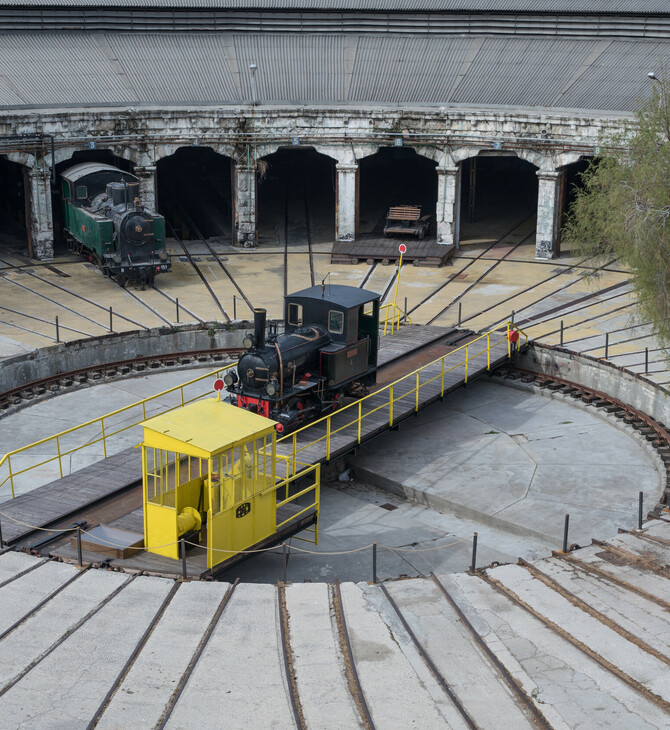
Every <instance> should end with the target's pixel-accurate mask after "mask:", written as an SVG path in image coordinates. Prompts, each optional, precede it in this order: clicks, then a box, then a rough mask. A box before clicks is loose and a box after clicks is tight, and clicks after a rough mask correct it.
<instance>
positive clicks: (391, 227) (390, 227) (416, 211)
mask: <svg viewBox="0 0 670 730" xmlns="http://www.w3.org/2000/svg"><path fill="white" fill-rule="evenodd" d="M429 225H430V216H429V215H424V216H422V215H421V206H419V205H397V206H395V207H392V208H389V212H388V214H387V216H386V225H385V226H384V236H388V234H389V233H404V234H407V233H411V234H412V235H413V236H418V237H419V238H420V239H423V238H424V237H425V235H426V232H427V231H428V227H429Z"/></svg>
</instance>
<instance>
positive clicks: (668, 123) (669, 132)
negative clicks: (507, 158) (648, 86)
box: [647, 71, 670, 142]
mask: <svg viewBox="0 0 670 730" xmlns="http://www.w3.org/2000/svg"><path fill="white" fill-rule="evenodd" d="M647 78H648V79H649V80H650V81H655V82H656V83H657V84H658V85H659V86H660V87H661V90H660V92H659V93H660V95H661V99H662V101H663V114H664V119H663V121H664V123H665V124H664V126H665V137H666V139H667V140H668V142H670V117H668V99H667V97H666V95H665V87H664V86H663V82H662V81H661V80H660V79H659V78H658V76H656V74H655V73H654V72H653V71H650V72H649V73H648V74H647Z"/></svg>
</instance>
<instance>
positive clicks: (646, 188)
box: [563, 76, 670, 344]
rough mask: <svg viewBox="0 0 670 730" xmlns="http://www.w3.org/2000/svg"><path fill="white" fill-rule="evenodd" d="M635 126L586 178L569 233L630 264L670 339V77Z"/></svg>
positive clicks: (641, 109)
mask: <svg viewBox="0 0 670 730" xmlns="http://www.w3.org/2000/svg"><path fill="white" fill-rule="evenodd" d="M651 83H652V86H653V89H652V94H651V96H650V97H649V98H648V99H647V100H645V101H642V102H640V104H639V106H638V109H637V111H636V114H635V117H636V118H635V123H634V124H630V125H628V126H627V127H626V128H625V129H624V130H623V131H622V132H621V133H620V134H619V135H617V136H615V137H612V138H610V139H607V140H603V149H604V152H603V154H602V155H600V156H599V157H597V158H595V159H594V160H593V161H592V163H591V164H590V165H589V167H588V168H587V170H586V172H584V173H583V175H582V183H583V187H582V188H581V189H579V190H578V191H577V194H576V199H575V202H574V204H573V206H572V210H571V212H570V215H569V216H568V218H567V221H566V225H565V228H564V231H563V236H564V240H566V241H567V242H569V243H570V244H571V247H572V248H573V249H576V250H577V251H578V252H579V253H581V254H582V255H584V256H587V257H593V258H592V259H591V260H592V261H595V262H596V263H602V262H603V259H605V258H612V257H616V258H618V259H620V260H621V261H623V262H624V263H626V264H627V265H628V266H630V268H631V270H632V272H633V275H634V278H633V281H634V287H635V290H636V293H637V296H638V300H639V307H638V309H639V314H640V317H641V318H642V319H643V320H645V321H651V322H653V324H654V326H655V328H656V330H657V332H658V334H659V336H660V338H661V339H662V340H663V341H664V342H665V343H666V344H667V343H670V223H669V222H668V219H669V218H670V109H669V107H668V104H669V102H670V81H669V80H668V77H667V76H666V77H665V78H664V79H663V80H661V81H653V82H651Z"/></svg>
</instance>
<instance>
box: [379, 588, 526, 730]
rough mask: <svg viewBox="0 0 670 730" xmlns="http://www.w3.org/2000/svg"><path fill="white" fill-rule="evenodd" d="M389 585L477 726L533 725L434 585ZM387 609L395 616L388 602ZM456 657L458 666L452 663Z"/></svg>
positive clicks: (523, 726)
mask: <svg viewBox="0 0 670 730" xmlns="http://www.w3.org/2000/svg"><path fill="white" fill-rule="evenodd" d="M386 587H387V590H388V592H389V594H390V595H391V597H392V598H393V600H394V601H395V603H396V605H397V606H398V608H399V609H400V611H401V613H402V614H403V616H404V618H405V620H406V621H407V623H408V624H409V626H410V628H411V629H412V631H413V632H414V634H415V635H416V636H417V638H418V640H419V642H420V643H421V644H422V646H424V647H425V648H426V650H427V651H428V653H429V655H430V658H431V659H432V661H433V662H434V663H435V665H436V666H437V668H438V670H439V671H440V673H441V674H442V676H443V677H444V678H445V680H446V682H447V684H448V685H449V687H450V688H451V690H452V691H453V692H454V694H455V695H456V696H457V697H458V699H459V700H460V701H461V702H462V703H463V705H464V706H465V709H466V710H467V712H468V714H469V715H470V717H471V718H472V720H473V721H474V723H475V725H477V726H478V727H495V726H496V725H498V726H500V727H510V728H519V729H521V728H534V727H535V725H534V723H533V722H532V721H531V720H530V717H527V716H526V714H525V713H524V710H523V709H522V708H521V707H520V706H519V704H517V700H516V696H515V695H514V694H513V692H512V690H511V688H510V687H509V686H508V685H507V684H506V682H505V680H504V679H503V678H502V677H501V675H500V673H499V671H498V670H497V669H496V668H495V666H494V665H493V664H492V663H491V661H490V660H489V659H487V657H486V656H485V655H484V654H483V653H482V651H481V650H480V649H479V648H478V646H477V645H476V644H475V642H474V640H473V637H472V634H471V633H470V632H469V631H468V629H467V628H466V627H465V625H464V624H463V622H462V620H461V619H460V617H459V616H458V614H457V613H456V611H455V610H454V609H453V608H452V606H451V605H450V604H449V603H448V602H447V599H446V598H445V597H444V595H443V594H442V593H441V591H440V590H439V589H438V587H437V586H436V585H435V584H434V583H433V582H432V581H430V580H421V581H412V582H411V583H410V582H409V581H398V582H395V583H389V584H388V585H387V586H386ZM388 607H389V608H390V609H391V611H393V614H392V615H393V616H396V615H397V614H396V613H395V611H394V610H393V608H392V607H391V606H390V604H389V606H388ZM455 656H457V657H458V662H454V657H455Z"/></svg>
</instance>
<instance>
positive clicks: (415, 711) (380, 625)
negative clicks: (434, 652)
mask: <svg viewBox="0 0 670 730" xmlns="http://www.w3.org/2000/svg"><path fill="white" fill-rule="evenodd" d="M373 590H374V596H373V600H374V599H378V598H379V592H378V589H377V588H374V589H373ZM341 593H342V602H343V608H344V615H345V619H346V623H347V628H348V631H349V637H350V640H351V648H352V653H353V657H354V662H355V664H356V670H357V672H358V676H359V679H360V683H361V686H362V688H363V694H364V696H365V700H366V702H367V705H368V707H369V710H370V715H371V716H372V721H373V723H374V725H375V727H378V728H389V729H393V730H395V729H396V728H397V730H406V728H439V727H444V726H445V725H446V726H447V727H451V728H454V729H460V728H464V727H466V726H465V723H464V721H463V720H462V719H461V718H460V716H459V714H458V712H457V711H456V709H455V708H454V707H453V705H452V704H451V701H450V700H449V698H448V697H447V695H446V694H445V692H444V691H443V690H442V688H441V687H440V686H439V684H438V683H437V681H436V680H435V678H434V677H433V675H432V674H431V673H430V670H429V669H428V667H427V666H426V665H425V663H424V662H423V660H422V659H421V657H420V656H419V654H418V652H417V651H416V649H414V647H413V645H412V643H411V641H410V639H409V637H408V636H407V635H406V634H405V632H404V631H403V630H402V627H400V629H399V630H396V628H394V626H393V624H391V625H387V623H386V622H385V621H384V620H383V619H382V617H381V616H380V614H379V612H378V610H377V608H376V606H375V603H374V602H372V601H371V600H370V597H369V592H368V591H366V590H365V586H364V584H354V583H343V584H342V586H341ZM382 598H383V596H382Z"/></svg>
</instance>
